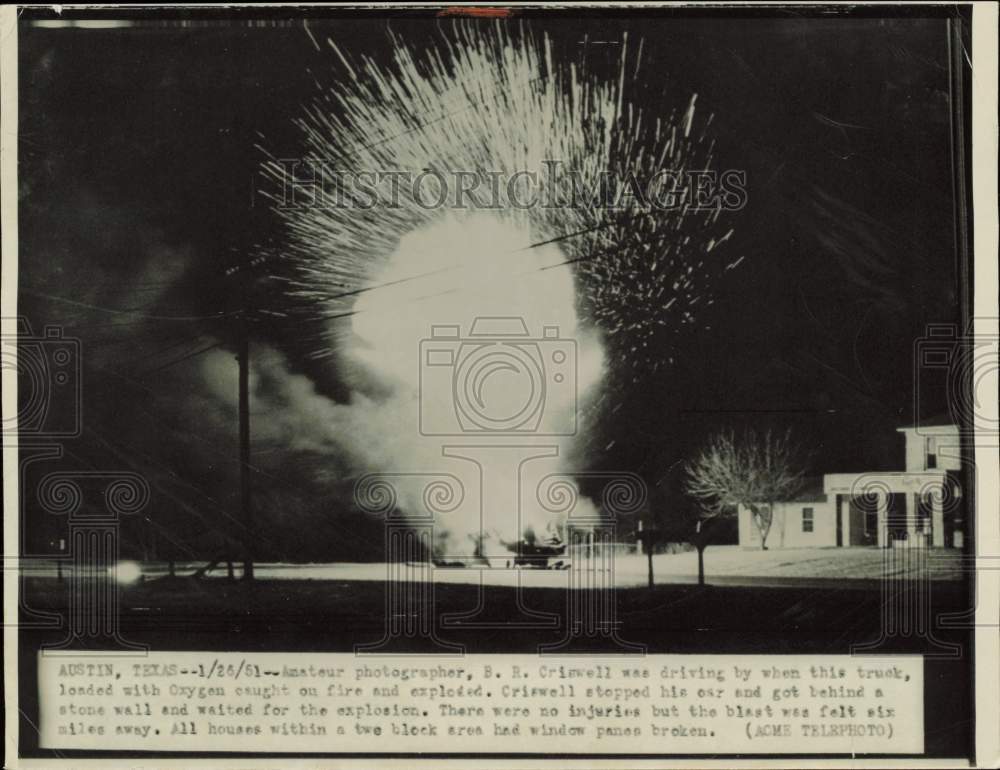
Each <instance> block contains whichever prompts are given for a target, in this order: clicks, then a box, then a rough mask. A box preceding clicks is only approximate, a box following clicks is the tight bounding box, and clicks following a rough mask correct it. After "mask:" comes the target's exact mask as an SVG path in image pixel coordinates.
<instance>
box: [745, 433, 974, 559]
mask: <svg viewBox="0 0 1000 770" xmlns="http://www.w3.org/2000/svg"><path fill="white" fill-rule="evenodd" d="M898 430H899V432H900V433H902V434H903V436H904V437H905V440H906V468H905V470H901V471H863V472H861V473H827V474H826V475H824V476H823V477H822V483H821V484H820V483H817V480H812V481H810V482H807V484H806V486H805V487H804V488H803V491H802V492H801V493H800V494H799V495H797V496H796V499H795V500H788V501H784V502H781V503H777V504H775V506H774V516H773V518H772V524H771V530H770V532H769V533H768V537H767V546H768V547H769V548H781V547H786V548H793V547H794V548H800V547H803V546H834V547H836V546H864V545H870V546H877V547H880V548H888V547H896V548H898V547H924V546H932V547H938V548H940V547H946V546H948V547H956V548H959V547H961V546H962V540H963V521H962V507H961V500H960V498H961V486H960V485H959V483H958V480H957V478H956V475H957V473H958V471H960V470H961V467H962V464H961V453H960V442H959V430H958V426H956V425H955V424H953V423H951V422H950V421H948V420H943V419H942V420H931V421H927V422H922V423H920V424H919V425H918V426H909V427H903V428H899V429H898ZM739 534H740V545H743V546H748V547H758V548H759V547H760V532H759V531H758V528H757V526H756V524H755V523H754V522H753V518H752V514H751V512H750V510H749V509H747V508H745V507H743V506H740V509H739Z"/></svg>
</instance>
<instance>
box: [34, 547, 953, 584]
mask: <svg viewBox="0 0 1000 770" xmlns="http://www.w3.org/2000/svg"><path fill="white" fill-rule="evenodd" d="M961 565H962V554H961V552H960V551H957V550H954V549H951V548H942V549H927V550H925V551H916V550H911V551H905V550H886V549H878V548H783V549H769V550H767V551H762V550H761V549H759V548H742V547H740V546H735V545H720V546H710V547H709V548H708V549H706V551H705V576H706V580H707V581H708V582H709V583H713V582H714V583H718V584H722V585H734V586H735V585H748V586H751V585H753V586H763V585H798V586H800V587H805V586H816V587H822V585H823V584H824V583H825V582H826V581H830V580H836V581H839V582H840V584H841V585H842V586H845V587H849V586H858V587H871V586H870V584H871V582H872V581H879V580H881V579H882V576H883V575H904V574H906V575H911V576H912V575H914V574H916V572H917V571H918V570H923V571H924V574H925V575H926V576H927V578H928V579H929V580H932V581H935V582H937V581H942V580H944V581H949V580H960V579H961ZM201 566H203V565H202V563H197V564H195V563H186V564H178V565H176V569H177V573H178V574H179V575H189V574H191V573H193V572H194V570H196V569H197V568H198V567H201ZM236 568H237V575H238V574H239V565H236ZM255 570H256V575H257V577H259V578H261V579H266V580H356V581H372V580H376V581H381V580H385V578H386V565H385V564H382V563H340V564H271V563H266V564H260V565H257V566H256V568H255ZM25 572H26V574H29V575H37V576H43V575H46V576H52V575H54V574H55V567H54V566H53V565H52V564H51V563H50V562H42V563H39V564H35V565H31V564H29V565H28V569H27V570H25ZM142 572H143V573H144V575H145V576H146V577H147V578H148V579H153V578H157V577H162V576H164V575H166V574H167V565H166V564H164V563H159V562H157V563H151V564H145V565H142ZM211 574H212V577H213V578H225V576H226V568H225V565H222V566H221V567H219V568H217V569H216V570H215V571H214V572H213V573H211ZM520 574H521V575H522V577H521V580H522V584H524V585H529V586H537V587H544V588H560V587H563V586H566V585H567V580H568V576H567V574H566V572H564V571H563V572H560V571H557V570H523V571H521V572H520ZM614 574H615V584H616V585H617V586H621V587H623V588H627V587H632V586H641V585H646V584H647V581H648V564H647V560H646V557H645V556H643V555H641V554H618V555H616V557H615V560H614ZM513 575H514V573H511V572H508V571H506V570H478V569H467V568H465V569H463V568H438V569H435V570H434V579H435V581H437V582H439V583H477V582H479V580H480V578H481V579H482V580H483V581H484V582H486V583H489V584H496V585H514V581H515V578H514V577H513ZM653 576H654V580H655V582H656V583H688V582H694V581H696V580H697V576H698V556H697V553H696V552H695V551H686V552H683V553H672V554H666V553H664V554H657V555H656V556H654V557H653ZM122 577H123V578H127V577H128V576H127V575H126V574H125V570H124V569H123V571H122Z"/></svg>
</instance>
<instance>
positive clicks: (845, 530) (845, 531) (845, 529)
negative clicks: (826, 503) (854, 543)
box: [837, 495, 851, 548]
mask: <svg viewBox="0 0 1000 770" xmlns="http://www.w3.org/2000/svg"><path fill="white" fill-rule="evenodd" d="M837 505H839V506H840V532H841V536H840V544H841V545H842V546H844V547H845V548H846V547H847V546H849V545H850V544H851V498H850V497H849V496H847V495H844V496H843V497H841V498H840V502H838V503H837Z"/></svg>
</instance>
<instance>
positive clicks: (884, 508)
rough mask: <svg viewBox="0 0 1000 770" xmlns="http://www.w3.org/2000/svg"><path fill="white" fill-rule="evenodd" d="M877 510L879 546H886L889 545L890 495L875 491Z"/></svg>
mask: <svg viewBox="0 0 1000 770" xmlns="http://www.w3.org/2000/svg"><path fill="white" fill-rule="evenodd" d="M875 511H876V517H875V521H876V531H877V533H878V547H879V548H885V547H886V546H887V545H889V496H888V495H886V494H884V493H882V492H876V493H875Z"/></svg>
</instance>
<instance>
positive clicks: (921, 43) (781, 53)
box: [19, 9, 961, 558]
mask: <svg viewBox="0 0 1000 770" xmlns="http://www.w3.org/2000/svg"><path fill="white" fill-rule="evenodd" d="M886 10H887V11H888V9H886ZM328 15H329V12H328ZM702 15H703V16H705V13H704V12H703V13H702ZM483 23H485V22H483ZM529 23H530V24H532V25H533V26H534V27H535V28H536V31H542V30H545V31H547V32H548V33H549V34H550V35H551V36H552V38H553V41H554V43H555V50H556V52H557V55H561V56H570V57H577V56H579V55H580V45H581V40H583V39H584V36H585V35H588V36H589V37H590V39H600V40H616V39H620V38H621V35H622V33H623V32H625V31H628V32H629V38H630V40H637V39H638V38H639V37H644V38H645V44H644V54H643V68H642V74H641V75H640V77H639V79H638V82H637V83H636V84H634V85H633V86H632V88H633V89H634V91H633V92H632V94H631V96H632V97H633V98H635V99H636V100H637V101H638V102H640V103H641V104H642V105H643V107H644V109H645V110H647V111H650V112H652V113H655V112H656V111H657V109H658V105H662V106H663V112H664V113H666V112H669V110H670V109H671V108H674V107H678V106H680V107H683V106H684V105H686V103H687V101H688V100H689V99H690V96H691V94H692V93H695V92H696V93H697V94H698V105H699V109H704V110H706V111H710V112H713V113H714V120H713V123H712V129H713V136H714V137H715V140H716V158H717V160H716V165H717V167H720V168H737V169H745V170H746V173H747V179H748V182H747V190H748V203H747V206H746V208H745V209H744V210H743V211H741V212H739V213H738V214H736V215H734V216H733V219H732V226H733V227H734V229H735V234H734V236H733V240H732V246H731V253H732V254H733V256H734V257H738V256H743V257H744V261H743V263H741V267H740V269H739V270H736V271H732V272H730V273H727V276H726V279H725V281H724V282H722V283H721V284H720V285H718V286H717V287H716V297H717V299H716V302H715V304H714V305H713V306H712V311H711V313H710V314H708V315H707V316H706V317H704V318H703V320H704V321H705V322H706V325H708V326H710V328H709V329H705V328H703V327H702V326H700V325H699V327H698V329H697V330H693V331H692V332H691V333H690V334H688V335H686V336H684V337H682V338H681V341H680V342H679V343H678V344H679V348H678V354H677V356H675V363H674V365H673V366H671V367H669V368H667V369H664V370H661V371H660V372H658V373H656V374H655V375H653V374H649V375H645V376H643V377H642V378H641V379H640V381H639V382H638V383H624V382H623V383H622V385H621V386H620V388H619V389H618V390H617V391H616V399H615V401H616V403H619V404H621V406H620V407H619V408H618V409H617V411H615V412H614V413H613V414H612V413H611V412H610V410H608V413H607V414H605V415H603V419H601V421H600V424H599V428H598V430H597V431H595V432H594V435H592V436H591V437H590V444H591V446H592V447H595V448H596V449H595V450H594V451H592V452H591V453H590V458H589V463H590V468H591V469H601V468H604V469H608V468H617V469H621V468H627V469H630V470H635V471H637V472H639V473H641V474H642V475H643V476H644V478H646V480H647V481H648V482H649V483H650V485H651V486H654V487H657V485H658V484H659V485H660V486H659V487H657V488H661V489H662V488H663V487H669V486H670V484H671V483H672V482H671V481H670V479H671V478H672V475H671V468H675V469H676V467H677V463H678V462H679V461H682V460H684V459H685V458H686V457H688V456H690V453H691V452H692V451H694V450H695V449H696V448H697V447H698V446H699V445H700V444H701V443H702V442H704V441H705V440H706V438H707V437H708V436H709V434H710V433H711V432H712V431H714V430H717V429H720V428H726V427H732V426H741V425H753V426H755V427H768V426H773V427H778V428H785V427H791V428H793V430H794V431H795V435H796V436H797V437H798V438H799V440H800V441H801V442H802V443H803V444H804V445H806V446H807V447H808V448H809V449H810V450H811V452H812V459H811V461H810V462H811V468H810V470H811V471H812V472H814V473H823V472H835V471H850V470H857V471H861V470H878V469H893V468H899V467H901V465H902V462H903V453H902V449H903V444H902V437H901V436H900V434H898V433H896V431H895V428H896V427H898V426H900V425H903V424H907V423H910V422H912V421H913V419H914V416H915V409H916V410H917V411H919V412H921V413H923V414H924V415H927V414H932V413H936V412H940V411H942V410H943V409H944V403H945V401H944V398H945V394H944V393H943V392H936V393H934V392H932V393H931V394H930V395H929V396H927V399H926V400H925V402H924V403H922V404H920V405H918V406H916V407H915V404H914V390H915V389H914V374H913V346H914V343H915V341H916V340H917V339H918V338H919V337H920V336H921V335H922V334H923V333H924V329H925V327H926V325H927V324H929V323H956V322H958V320H959V299H960V294H961V289H960V286H959V281H958V274H957V267H956V266H957V264H958V263H959V257H958V255H957V253H956V245H955V244H956V238H955V228H954V216H953V211H954V200H955V198H954V193H953V183H952V180H953V169H952V161H951V159H952V152H951V141H952V140H951V115H952V109H953V107H952V103H951V99H950V96H949V93H950V90H949V81H950V76H949V57H950V53H949V48H948V30H947V24H946V21H945V20H944V19H941V18H938V19H920V18H905V19H904V18H897V19H877V18H845V17H843V16H839V15H834V14H830V13H827V14H825V15H824V17H822V18H804V17H800V16H786V17H783V18H763V17H752V18H740V19H730V20H725V19H723V18H721V17H715V18H708V17H706V18H692V17H690V16H683V17H673V18H671V17H668V16H666V15H663V14H661V15H659V16H652V15H651V16H649V17H648V18H635V17H633V18H631V19H627V20H626V19H621V18H617V17H615V16H614V15H610V14H609V15H606V16H604V17H598V16H596V15H591V16H588V17H580V16H578V17H576V18H559V19H558V20H556V19H555V18H554V15H548V16H546V15H541V16H538V17H536V18H533V19H532V20H531V21H530V22H529ZM390 26H391V29H392V31H393V32H394V33H396V34H398V35H400V36H403V37H405V38H406V39H408V40H412V41H421V40H431V39H436V38H439V37H440V36H441V35H442V34H447V26H446V25H445V24H443V23H442V22H441V21H439V20H437V19H435V18H434V17H432V16H423V17H419V16H416V14H410V18H402V17H399V18H394V19H393V20H392V21H391V24H390V23H387V21H386V20H385V19H375V18H368V19H364V18H348V17H346V16H345V17H343V18H327V19H319V18H316V19H312V20H311V21H310V30H311V31H312V32H313V34H314V35H315V36H316V37H317V38H320V39H322V38H323V37H327V36H330V37H334V38H336V39H337V40H338V41H339V43H340V44H341V45H342V46H344V47H345V48H347V49H349V50H351V51H352V52H355V53H358V54H360V53H364V54H367V55H370V56H373V57H376V58H379V57H384V56H386V55H387V54H388V53H389V51H390V48H389V41H388V38H387V36H386V30H387V27H390ZM19 45H20V65H19V66H20V82H21V93H20V122H21V124H20V134H19V141H20V149H19V151H20V167H19V177H20V194H21V197H20V276H21V279H20V280H21V285H20V294H19V302H20V306H19V313H20V314H21V315H24V316H26V317H27V318H28V319H29V320H30V321H31V323H32V324H33V326H34V328H35V331H36V332H38V331H39V330H40V328H41V327H42V326H44V325H46V324H59V325H62V326H64V328H65V333H66V334H67V335H72V336H75V337H77V338H79V339H80V340H81V344H82V350H83V353H82V359H81V360H82V365H83V373H84V374H83V376H84V379H83V385H82V392H83V408H84V411H83V414H84V418H83V425H84V433H83V436H81V437H80V438H79V439H75V440H73V441H72V442H68V443H67V456H66V459H65V461H64V462H66V463H67V464H73V463H80V464H81V465H80V467H87V466H88V464H89V465H91V466H98V465H103V466H105V467H115V468H121V467H124V468H130V469H133V470H137V471H139V472H141V473H143V474H145V475H147V477H148V478H149V479H150V480H151V484H152V486H153V491H154V502H153V507H152V509H151V514H150V516H151V518H152V520H153V521H154V528H153V529H154V530H155V533H156V534H154V535H153V536H152V537H153V539H154V540H155V545H154V546H152V548H153V551H154V552H155V553H157V554H160V555H163V554H167V553H169V554H172V555H176V556H183V555H185V554H188V555H190V554H194V553H203V552H205V551H206V550H208V549H210V547H211V545H212V544H213V543H215V542H217V541H216V538H217V537H219V536H218V535H217V534H215V531H216V530H217V529H218V528H219V526H220V524H222V525H224V522H225V517H226V516H227V515H229V514H230V513H231V512H232V511H235V510H238V498H237V491H238V484H237V481H236V479H237V465H236V447H237V440H236V433H237V431H236V411H235V396H236V394H235V382H233V383H232V385H233V388H232V389H231V391H229V392H220V390H219V389H218V388H213V387H207V386H206V385H205V383H204V381H203V380H202V378H201V375H200V372H202V371H203V370H202V369H201V368H200V367H201V365H202V363H201V362H202V361H203V360H206V356H210V355H219V356H223V355H225V356H228V357H229V358H228V359H227V360H231V351H232V350H233V348H232V347H231V344H230V342H229V340H230V339H231V329H228V328H227V327H226V326H225V324H224V323H222V322H220V321H219V320H218V319H217V318H213V316H216V315H218V314H220V313H222V312H225V311H227V310H232V309H233V308H234V307H237V306H238V303H239V301H240V300H239V298H238V297H237V296H236V292H235V290H234V287H233V281H232V280H231V279H227V278H226V277H225V270H226V268H228V267H232V266H233V265H242V264H245V263H247V262H248V261H249V260H250V259H252V258H253V256H254V254H255V253H256V251H255V250H256V244H261V243H279V244H280V242H281V238H282V233H281V231H280V228H279V224H278V221H277V219H276V218H275V216H274V215H273V214H272V213H271V212H270V211H269V209H268V201H267V200H266V199H265V198H263V197H262V196H261V195H260V194H259V192H257V190H258V188H259V185H260V180H259V177H258V175H257V170H258V166H259V164H260V162H261V161H262V160H263V157H262V153H261V152H260V151H259V150H258V149H255V145H256V144H264V145H265V146H267V147H268V149H269V150H270V151H271V152H273V153H274V154H275V155H277V156H283V157H289V156H293V155H294V154H295V151H296V148H297V146H298V144H297V142H298V134H297V131H296V129H295V127H294V126H293V125H292V119H293V118H294V117H297V116H299V115H300V112H301V107H302V105H303V104H304V103H306V102H308V101H309V100H311V99H312V98H313V97H314V96H315V94H316V88H317V86H316V80H319V81H320V82H321V83H330V82H332V75H331V73H332V72H333V66H334V64H335V62H334V61H333V56H332V54H331V52H330V51H329V50H328V49H327V50H324V51H321V52H317V51H316V49H315V48H314V47H313V46H312V45H311V43H310V41H309V38H308V36H307V34H306V32H305V30H304V28H303V26H302V23H301V22H289V23H286V24H281V25H270V24H269V25H262V26H251V25H249V24H246V23H242V22H240V21H236V22H233V23H228V24H227V23H204V24H201V25H195V26H187V27H184V28H181V27H179V26H176V25H175V26H164V25H156V24H153V23H151V22H146V23H143V24H141V25H139V26H133V27H129V28H123V29H103V30H102V29H73V28H57V29H48V28H33V27H31V26H28V25H23V26H22V27H21V33H20V42H19ZM593 56H594V57H595V59H596V61H594V66H595V67H597V68H600V67H601V66H603V65H602V61H601V59H602V57H604V58H607V57H606V54H604V53H602V52H601V51H599V50H598V51H595V52H594V53H593ZM314 76H315V79H314ZM255 292H256V297H257V298H258V299H264V300H266V303H267V305H268V306H270V307H280V306H281V304H282V302H285V301H286V300H285V299H283V298H282V296H281V294H280V292H281V286H280V285H279V284H277V283H274V282H269V281H268V279H267V278H266V277H261V278H259V280H258V281H257V283H256V287H255ZM73 303H79V304H73ZM136 308H138V309H139V312H140V313H141V314H143V315H145V316H154V317H152V318H144V317H142V316H140V315H138V314H137V313H135V312H131V313H130V312H126V311H134V310H135V309H136ZM168 317H169V318H173V319H179V318H184V319H186V320H163V319H165V318H168ZM313 331H315V330H311V329H306V328H303V327H302V326H301V325H300V324H299V323H298V322H296V323H291V322H282V321H278V320H261V321H258V322H256V323H255V324H254V329H253V339H254V343H255V345H258V346H261V347H262V348H263V346H266V349H267V350H268V351H271V350H276V351H280V352H281V354H282V356H283V358H284V361H285V362H286V365H287V373H290V376H293V377H296V378H305V380H301V381H311V383H312V386H313V387H314V388H315V389H316V392H317V399H318V400H319V401H329V400H331V399H333V400H336V399H338V398H342V397H343V395H344V392H343V386H342V383H341V381H340V377H339V374H338V372H337V371H336V364H335V361H331V360H327V361H314V360H311V359H309V358H308V357H307V356H306V353H307V345H306V344H305V343H304V342H303V340H304V339H306V338H308V337H309V334H310V333H311V332H313ZM208 348H211V350H207V349H208ZM264 355H268V354H264ZM220 360H221V359H220ZM268 371H271V370H268ZM274 371H277V369H275V370H274ZM276 376H277V375H276ZM297 381H298V380H297ZM272 385H273V383H269V381H268V380H267V377H264V378H263V379H262V382H261V385H260V387H261V388H262V391H261V396H260V399H259V400H258V401H257V402H256V403H255V404H254V405H253V406H252V412H253V418H252V419H253V423H254V426H255V435H254V455H253V460H252V463H253V465H254V467H255V474H254V479H255V480H254V485H255V498H256V500H257V503H256V505H257V507H258V510H259V512H260V517H261V521H262V525H261V526H262V530H261V531H262V538H263V541H262V542H264V543H265V545H264V546H263V550H264V551H265V552H266V553H267V554H269V555H271V556H274V557H280V558H314V557H316V556H317V555H325V556H326V557H327V558H338V557H341V556H343V555H345V554H348V553H349V554H351V555H352V556H353V557H354V558H365V557H370V558H377V555H378V552H379V550H380V548H381V534H380V532H381V530H380V528H379V525H378V523H376V522H370V521H364V520H362V519H359V518H358V517H357V516H356V515H353V516H351V514H350V512H349V511H348V510H347V508H348V505H347V501H348V500H349V494H350V492H349V490H350V484H351V480H350V478H349V476H350V472H351V469H350V468H348V467H346V466H345V464H344V463H343V461H342V460H341V459H340V458H339V457H338V456H337V452H336V451H335V450H334V449H333V448H332V444H331V443H330V441H329V437H326V436H323V435H320V434H322V427H321V426H319V425H318V424H317V423H319V422H321V421H322V413H323V412H322V410H323V408H324V406H323V404H322V403H317V404H315V405H314V407H315V409H314V410H312V411H306V412H304V413H293V412H295V408H297V407H294V405H291V404H289V403H286V402H285V401H284V400H283V397H282V395H281V394H282V393H283V392H284V391H282V390H281V388H279V387H277V386H275V387H273V388H271V386H272ZM269 388H271V389H270V390H269ZM924 395H926V394H924ZM310 409H312V407H311V408H310ZM314 432H315V433H316V434H317V435H316V436H313V435H312V434H313V433H314ZM313 438H315V440H312V439H313ZM345 490H347V491H346V492H345ZM663 494H664V495H668V494H669V492H668V491H665V492H663ZM655 499H656V498H655V497H654V504H655ZM348 516H350V518H349V519H348V518H347V517H348ZM345 523H346V525H345ZM289 524H291V525H292V526H288V525H289ZM304 533H305V534H304ZM133 537H134V538H135V541H134V542H130V543H129V544H128V545H127V546H123V550H127V549H128V548H136V549H138V548H148V547H149V544H148V543H145V542H143V543H140V542H139V541H140V540H142V539H143V538H146V537H150V535H148V534H145V535H142V534H139V530H138V529H137V530H136V534H134V535H133ZM306 541H307V542H306ZM304 542H306V544H305V545H303V543H304Z"/></svg>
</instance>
